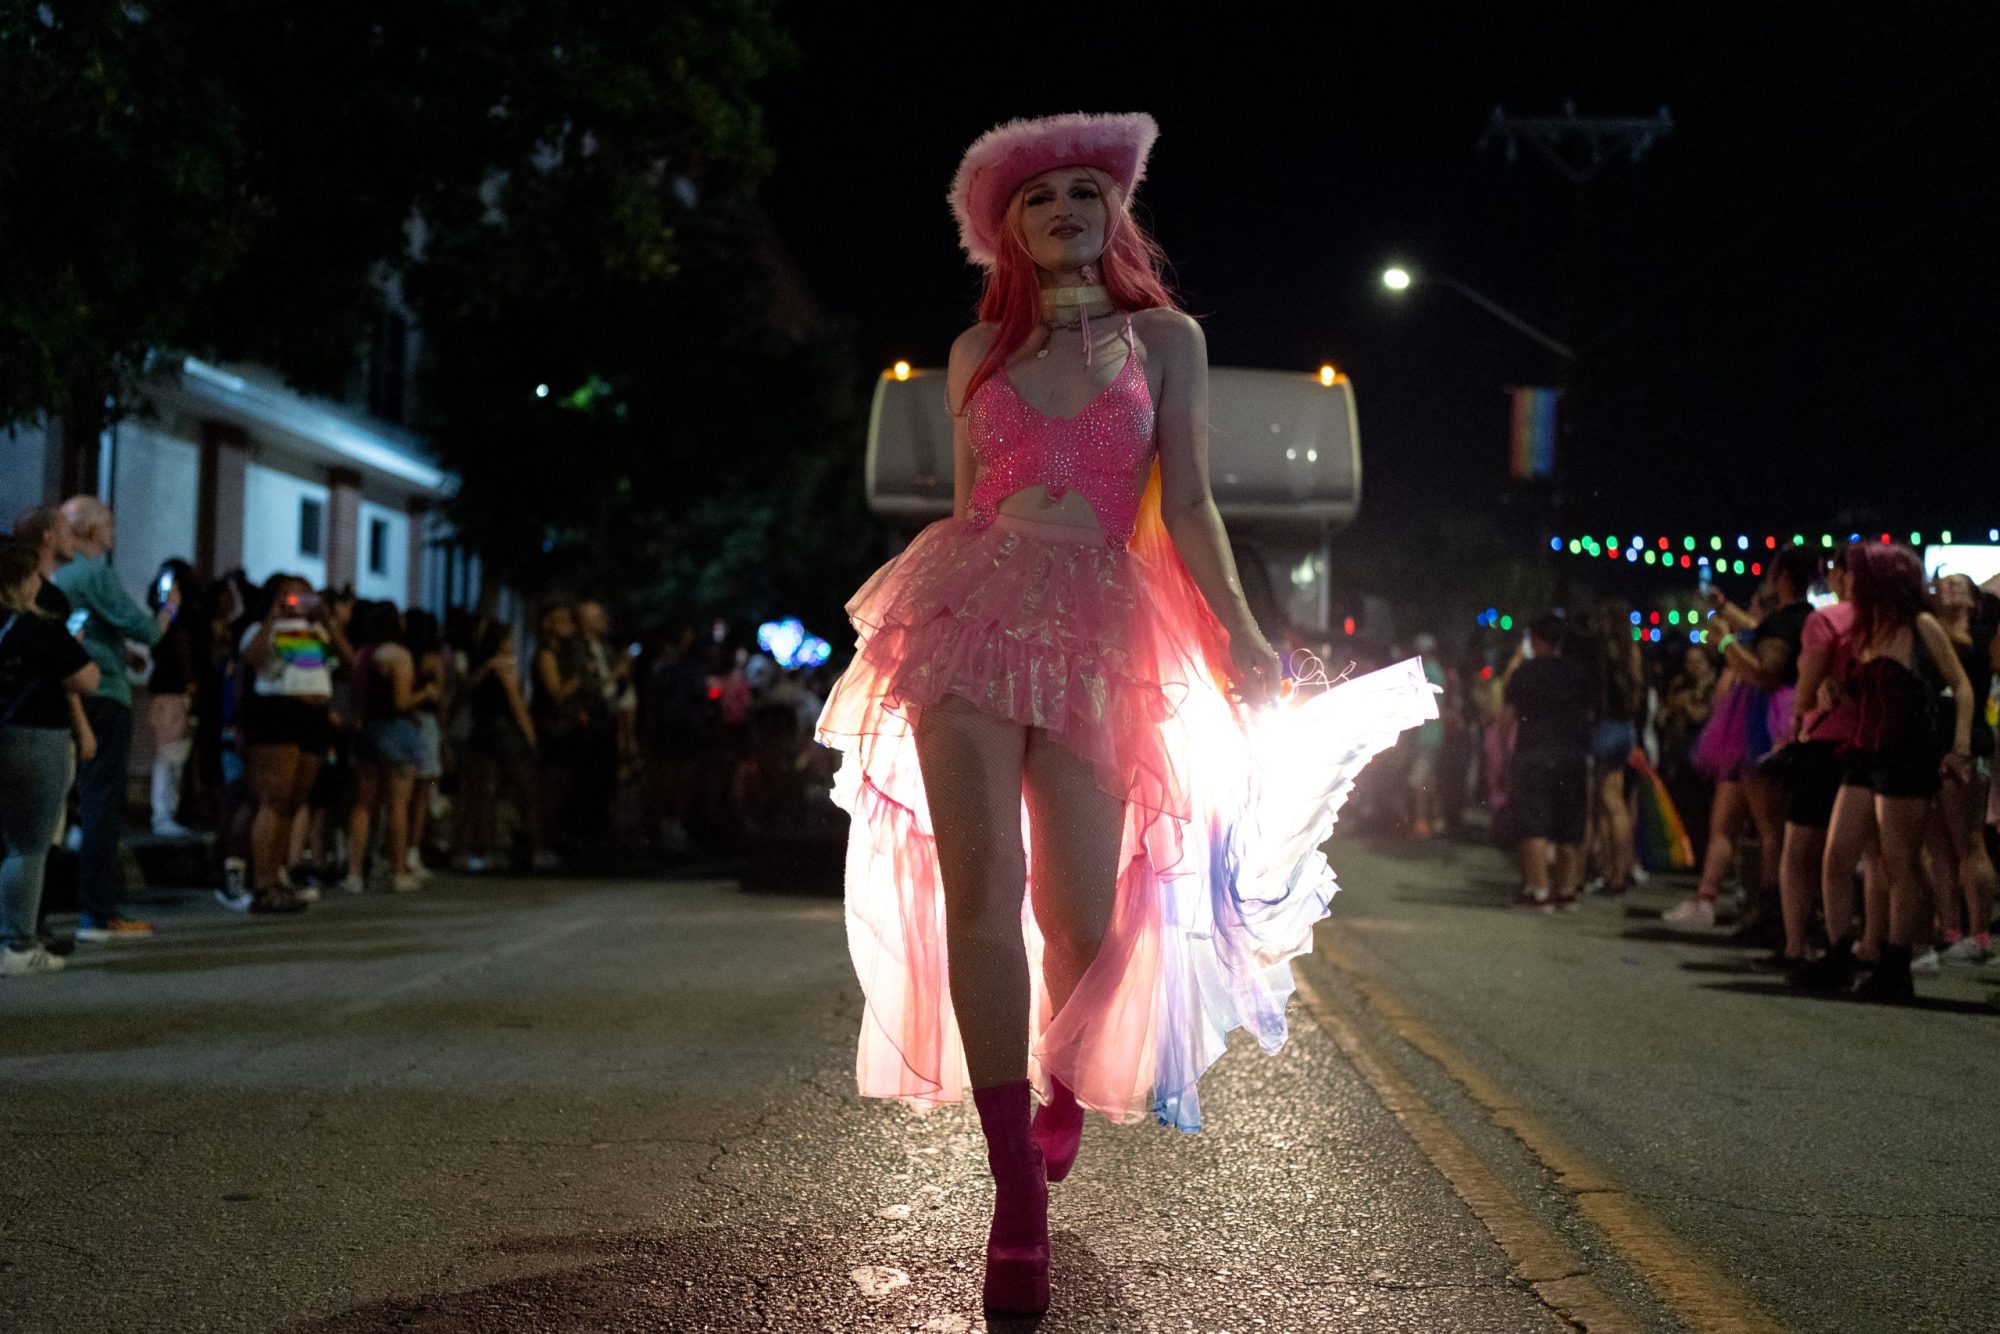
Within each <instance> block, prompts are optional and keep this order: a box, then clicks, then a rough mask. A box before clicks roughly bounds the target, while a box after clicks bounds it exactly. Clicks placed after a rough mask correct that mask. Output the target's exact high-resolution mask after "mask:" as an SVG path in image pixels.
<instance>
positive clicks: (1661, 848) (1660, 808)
mask: <svg viewBox="0 0 2000 1334" xmlns="http://www.w3.org/2000/svg"><path fill="white" fill-rule="evenodd" d="M1631 765H1632V768H1633V770H1634V771H1635V772H1636V773H1637V775H1638V778H1639V782H1638V791H1637V792H1636V793H1635V794H1634V804H1635V805H1636V806H1637V808H1638V809H1637V810H1636V812H1635V815H1636V817H1637V818H1636V819H1635V820H1634V822H1633V827H1634V833H1636V834H1637V836H1638V838H1637V842H1638V851H1639V863H1640V865H1642V866H1644V867H1645V868H1646V869H1647V870H1649V871H1692V870H1693V869H1694V844H1693V842H1692V841H1690V840H1689V838H1688V831H1687V825H1686V824H1684V823H1682V821H1681V813H1680V812H1679V811H1678V810H1676V809H1675V808H1674V799H1673V798H1672V797H1670V796H1668V795H1667V785H1666V783H1665V781H1664V780H1662V779H1661V777H1660V774H1659V771H1658V770H1657V769H1655V768H1653V766H1652V763H1651V761H1649V760H1648V759H1647V758H1646V752H1645V751H1643V750H1640V749H1639V748H1638V747H1637V746H1634V747H1633V748H1632V755H1631Z"/></svg>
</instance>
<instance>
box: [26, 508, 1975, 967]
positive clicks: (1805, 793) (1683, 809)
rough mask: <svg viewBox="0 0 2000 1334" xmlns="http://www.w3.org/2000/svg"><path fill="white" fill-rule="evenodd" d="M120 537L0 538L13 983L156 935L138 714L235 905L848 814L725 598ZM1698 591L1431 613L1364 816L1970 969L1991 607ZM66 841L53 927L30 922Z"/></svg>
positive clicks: (1568, 900) (804, 700)
mask: <svg viewBox="0 0 2000 1334" xmlns="http://www.w3.org/2000/svg"><path fill="white" fill-rule="evenodd" d="M115 533H116V527H115V517H114V516H113V514H112V512H111V511H110V510H109V509H108V508H106V507H105V506H104V505H103V504H102V503H101V502H99V501H97V500H95V499H92V498H90V497H87V496H85V497H77V498H75V499H73V500H71V501H69V502H67V503H66V504H64V505H63V506H62V507H60V508H54V507H50V508H40V509H34V510H30V511H27V512H26V513H24V514H21V515H19V516H17V517H16V518H15V520H14V523H13V526H12V534H11V537H10V538H9V539H8V540H7V541H5V542H4V543H0V618H3V619H0V834H4V840H5V859H4V862H0V945H4V949H0V976H19V975H27V974H34V973H42V972H54V971H58V970H60V968H61V967H62V964H63V958H64V956H65V955H67V954H68V953H69V952H70V951H71V950H72V949H73V948H74V947H75V943H76V941H84V942H98V941H112V940H143V939H147V938H149V937H151V935H152V926H151V925H150V924H149V923H148V922H146V921H144V920H141V919H139V918H137V917H135V916H133V915H131V914H129V913H127V912H126V911H124V908H123V893H124V885H125V880H126V875H125V871H124V866H125V858H124V857H123V856H122V855H121V850H120V844H121V841H123V839H124V835H125V828H126V823H127V814H128V813H127V799H128V794H129V781H128V780H129V778H130V773H131V768H132V748H133V744H134V736H135V733H138V732H139V729H137V728H135V726H134V721H135V710H143V711H144V719H145V723H146V726H145V728H144V731H143V735H144V736H146V737H149V738H150V744H151V754H152V763H151V773H150V785H149V789H148V792H147V797H148V799H149V800H148V805H149V811H148V814H149V816H150V824H151V829H152V832H153V834H154V835H156V836H159V837H160V838H163V839H169V840H174V839H196V838H202V837H203V836H204V835H205V836H206V838H205V839H204V841H203V844H202V846H206V847H207V848H209V849H211V850H212V856H213V862H214V876H215V889H214V893H215V894H216V896H217V897H218V898H219V899H220V900H221V901H222V902H223V903H224V904H226V905H227V906H229V907H230V908H232V909H237V910H240V911H244V912H249V913H260V914H263V913H275V914H289V913H297V912H301V911H304V910H305V909H307V908H308V907H309V906H310V905H311V904H312V903H313V902H315V901H317V900H318V899H319V897H320V895H321V893H322V891H339V892H346V893H353V894H359V893H363V892H367V891H369V890H371V889H377V890H381V891H384V892H399V893H406V892H410V891H413V890H416V889H419V888H421V886H422V884H423V882H424V879H425V878H426V877H427V876H428V874H429V873H430V870H431V869H432V868H435V867H442V866H450V867H452V868H454V869H456V870H459V871H463V872H471V873H478V872H485V871H555V870H559V869H564V868H569V869H580V870H586V871H588V870H600V869H609V868H612V867H614V866H618V865H625V866H631V865H642V864H647V863H648V862H656V861H657V859H658V858H660V857H663V856H668V855H672V854H676V853H683V852H687V851H689V850H690V849H691V848H693V847H696V846H714V845H718V844H725V843H728V842H729V841H731V840H733V839H739V838H742V837H745V836H757V835H764V834H768V833H770V832H773V831H786V830H797V829H801V828H804V827H807V826H809V825H810V824H811V823H812V822H813V820H814V819H815V818H816V817H817V818H819V819H821V820H824V821H827V822H829V823H830V824H837V823H838V821H837V812H836V811H835V809H834V808H833V807H832V805H831V803H830V802H829V801H828V800H827V799H826V797H827V792H828V789H829V787H830V785H831V781H832V767H833V764H834V763H835V761H836V759H837V756H836V754H835V753H834V752H831V751H828V750H826V749H824V748H822V747H820V746H818V745H816V744H814V743H813V741H812V728H813V724H814V722H815V721H816V719H817V718H818V715H819V712H820V709H821V705H822V701H823V700H824V698H825V694H826V688H827V685H828V680H827V678H828V676H829V674H830V669H829V668H827V667H825V666H821V667H818V668H810V669H791V670H788V669H784V668H781V667H779V666H778V664H777V663H776V662H775V661H774V660H773V659H772V658H771V657H769V656H768V655H766V654H764V653H761V652H759V651H757V649H756V648H755V646H754V645H753V644H750V643H748V642H744V641H743V640H742V639H741V637H740V636H738V635H735V634H732V632H731V630H730V628H729V627H728V626H727V625H726V624H724V623H722V622H715V623H712V624H710V625H707V626H700V627H698V626H696V625H694V624H689V623H680V624H671V625H665V626H657V627H644V628H643V629H641V630H639V632H638V633H636V634H635V627H632V626H628V625H619V624H617V623H616V618H615V617H614V616H613V615H612V613H611V612H610V611H609V610H608V609H607V608H606V607H605V606H604V605H603V604H601V603H599V602H596V601H589V600H585V601H580V602H576V603H569V602H550V603H548V604H545V605H543V606H542V607H540V608H539V609H538V612H537V615H536V618H535V621H534V632H533V636H532V642H528V643H522V642H519V640H518V639H517V636H516V633H515V630H514V628H513V626H512V625H510V624H508V623H506V622H503V621H500V620H496V619H493V618H490V617H486V616H482V615H480V614H478V613H477V612H474V611H471V610H458V611H453V612H451V613H449V614H448V615H447V616H445V617H444V618H443V620H442V622H441V621H440V620H439V618H437V617H436V616H433V615H431V614H430V613H428V612H425V611H421V610H411V611H402V610H399V609H398V608H397V607H395V606H394V605H392V604H390V603H387V602H379V601H369V600H365V599H356V598H355V597H354V596H353V595H352V594H351V593H350V592H344V591H335V590H327V589H315V588H314V587H313V586H312V585H311V584H310V583H309V582H308V581H306V580H305V579H303V578H300V577H297V576H295V575H290V574H282V573H281V574H276V575H273V576H271V577H270V578H268V579H266V580H264V581H263V582H262V583H261V584H256V585H253V584H251V583H250V582H249V581H248V580H247V579H245V578H244V576H243V575H242V573H241V572H236V573H232V574H228V575H224V576H222V577H221V578H219V579H214V580H204V579H202V578H201V577H200V576H199V575H198V574H197V573H196V572H195V570H194V569H193V568H192V567H191V566H190V565H189V564H188V563H187V562H186V561H182V560H169V561H167V562H165V563H164V564H163V565H162V566H161V567H160V569H159V570H158V571H157V573H156V574H155V576H154V578H153V580H152V582H151V583H150V584H149V585H148V586H147V588H146V590H145V592H144V594H143V597H142V598H141V599H139V600H135V599H134V598H132V597H131V596H130V595H129V594H128V592H127V591H126V590H125V589H124V588H123V587H122V586H121V585H120V583H119V581H118V579H117V577H116V576H115V574H114V573H113V571H112V570H111V568H110V566H109V565H108V564H107V563H106V562H105V554H106V553H107V552H108V551H109V550H110V548H111V546H112V543H113V541H114V539H115ZM1823 557H1825V558H1824V559H1823ZM1707 598H1708V603H1709V605H1708V607H1707V609H1706V620H1705V623H1704V625H1703V626H1702V628H1701V629H1700V630H1699V631H1691V632H1690V638H1691V640H1692V641H1693V642H1685V643H1682V644H1680V645H1673V644H1667V645H1656V644H1654V643H1652V642H1651V641H1650V637H1649V636H1646V637H1643V638H1642V633H1635V630H1636V628H1637V627H1638V625H1639V623H1640V620H1641V618H1640V616H1639V615H1638V614H1637V613H1635V611H1634V609H1633V607H1632V606H1631V605H1630V604H1629V603H1627V602H1624V601H1621V600H1619V599H1617V598H1607V599H1604V600H1602V601H1600V602H1598V603H1596V604H1595V605H1594V606H1592V607H1590V608H1589V609H1588V610H1587V611H1586V612H1583V613H1581V614H1576V615H1566V614H1564V613H1561V612H1551V613H1549V614H1547V615H1544V616H1542V617H1540V618H1539V619H1537V620H1535V621H1534V622H1533V624H1532V625H1530V626H1529V627H1527V629H1526V632H1525V633H1524V634H1521V635H1520V636H1519V637H1518V639H1515V638H1511V637H1510V638H1506V639H1502V638H1499V637H1497V636H1496V635H1495V634H1493V633H1491V632H1483V633H1482V634H1481V635H1480V636H1478V637H1476V638H1475V640H1474V641H1473V643H1472V644H1471V645H1470V646H1469V647H1468V648H1467V649H1466V651H1465V652H1464V653H1462V654H1451V653H1444V652H1441V651H1440V647H1439V644H1438V642H1437V640H1436V639H1435V638H1434V637H1433V636H1431V635H1429V634H1423V635H1419V636H1417V638H1416V640H1415V641H1414V642H1413V643H1412V644H1411V645H1409V646H1408V647H1407V649H1397V650H1392V651H1390V652H1389V653H1388V655H1387V657H1395V656H1399V655H1400V654H1401V653H1402V652H1405V651H1407V652H1415V653H1418V654H1420V655H1422V656H1423V658H1424V661H1425V670H1426V672H1427V673H1428V674H1429V675H1430V677H1431V679H1432V681H1433V682H1434V683H1436V684H1437V685H1439V686H1440V687H1441V688H1442V689H1443V706H1442V710H1441V717H1440V718H1439V719H1438V720H1436V721H1434V722H1431V723H1428V724H1426V725H1424V726H1423V727H1421V728H1418V729H1416V730H1415V731H1413V732H1412V733H1409V734H1407V735H1406V736H1405V738H1404V741H1403V743H1402V744H1401V745H1400V746H1399V747H1398V750H1397V751H1396V752H1395V754H1394V755H1393V756H1391V757H1385V758H1384V760H1383V761H1380V762H1378V763H1377V764H1376V765H1375V766H1372V767H1371V769H1370V770H1369V771H1367V772H1366V773H1364V774H1363V776H1362V781H1361V783H1360V784H1359V786H1358V788H1357V792H1356V799H1355V810H1354V811H1353V812H1352V813H1351V814H1352V817H1353V818H1354V819H1355V821H1356V822H1357V823H1360V824H1362V825H1364V826H1365V825H1368V824H1371V823H1372V824H1373V825H1375V826H1376V827H1377V828H1389V827H1394V828H1400V829H1401V830H1402V831H1403V832H1404V833H1405V834H1408V835H1411V836H1415V837H1430V836H1432V835H1433V834H1436V833H1440V832H1443V831H1445V830H1447V829H1450V828H1452V827H1454V826H1462V825H1467V824H1470V823H1472V822H1474V821H1475V820H1478V821H1482V822H1484V823H1486V824H1488V825H1489V826H1490V837H1491V839H1492V841H1493V842H1494V843H1495V844H1496V845H1498V846H1500V847H1502V848H1504V849H1507V850H1508V851H1509V852H1510V853H1511V854H1512V855H1513V857H1514V859H1515V863H1516V866H1517V869H1518V874H1519V889H1518V893H1517V895H1516V900H1515V901H1516V903H1517V905H1518V906H1520V907H1521V908H1523V909H1525V910H1530V911H1538V912H1561V911H1563V910H1565V909H1567V908H1571V907H1573V906H1574V905H1575V904H1576V902H1577V900H1578V899H1579V897H1580V896H1581V895H1583V894H1586V893H1594V894H1607V895H1615V894H1620V893H1623V892H1625V891H1627V890H1629V889H1631V888H1632V887H1633V886H1634V885H1636V884H1638V883H1640V882H1641V881H1643V880H1644V879H1645V878H1646V877H1647V875H1648V870H1649V864H1650V869H1651V871H1652V872H1653V873H1655V874H1657V873H1659V872H1661V871H1686V872H1689V873H1691V874H1693V875H1694V876H1695V884H1694V888H1693V892H1692V893H1691V894H1690V895H1689V896H1688V897H1687V898H1686V899H1685V900H1684V901H1683V902H1681V903H1679V904H1677V905H1675V906H1674V907H1672V908H1670V909H1668V910H1667V911H1666V913H1665V914H1664V919H1665V922H1666V924H1667V925H1668V926H1669V927H1672V928H1675V929H1686V930H1689V931H1700V932H1707V931H1709V930H1711V929H1713V928H1716V927H1718V925H1722V926H1728V927H1730V928H1731V929H1732V932H1733V936H1734V938H1735V939H1736V940H1737V941H1738V942H1739V943H1741V944H1744V945H1747V946H1754V947H1758V948H1762V949H1766V950H1768V951H1769V953H1768V956H1767V959H1766V961H1767V963H1768V965H1769V966H1770V967H1771V968H1773V969H1775V970H1782V971H1783V972H1784V974H1785V976H1786V977H1787V978H1788V979H1789V980H1790V981H1791V982H1792V983H1793V984H1795V985H1797V986H1799V987H1801V988H1807V989H1814V990H1854V991H1857V992H1858V993H1859V994H1861V995H1864V996H1868V997H1871V998H1876V999H1885V1000H1904V999H1908V998H1910V997H1911V996H1912V995H1913V994H1914V981H1913V978H1914V977H1916V976H1921V975H1923V974H1925V973H1935V972H1937V971H1939V970H1941V969H1942V968H1944V967H1946V966H1961V965H1978V964H1984V963H1986V962H1987V961H1988V960H1989V959H1992V958H1993V957H1994V956H1993V949H1992V936H1991V932H1992V927H1993V923H1994V881H1995V873H1994V856H1993V848H1992V843H1993V840H1994V837H1995V834H1996V828H1995V826H1996V824H2000V799H1997V798H1996V797H1995V795H1994V792H1993V788H1992V783H1991V772H1992V767H1993V760H1994V717H1993V715H1994V704H1993V700H1992V698H1991V692H1992V685H1993V681H1994V678H1995V668H1996V666H2000V635H1996V628H2000V597H1996V596H1995V595H1994V593H1993V592H1991V591H1988V590H1986V589H1982V588H1979V587H1977V586H1976V585H1975V584H1974V583H1973V581H1972V580H1971V579H1970V578H1968V577H1967V576H1965V575H1964V574H1959V573H1954V572H1951V571H1941V572H1936V573H1935V574H1934V575H1933V577H1931V578H1930V579H1929V580H1926V577H1925V573H1924V571H1923V569H1922V567H1921V565H1920V563H1919V561H1918V558H1917V556H1916V555H1915V553H1914V552H1912V551H1911V550H1910V549H1908V548H1906V547H1903V546H1900V545H1897V544H1895V543H1889V542H1884V543H1872V542H1870V543H1855V544H1852V545H1849V546H1846V547H1843V548H1839V549H1837V550H1833V551H1830V552H1821V551H1817V550H1812V549H1808V548H1804V547H1793V548H1787V549H1785V550H1782V551H1780V552H1778V553H1777V554H1776V556H1775V558H1774V559H1773V560H1772V561H1771V562H1770V564H1769V568H1768V573H1767V575H1766V576H1765V578H1764V579H1763V581H1762V583H1761V584H1760V585H1759V586H1758V587H1757V588H1756V589H1755V592H1754V594H1752V595H1751V596H1750V597H1748V598H1747V599H1745V603H1744V605H1742V606H1738V605H1737V604H1736V603H1735V602H1733V601H1731V600H1730V599H1729V598H1728V597H1726V596H1725V595H1724V594H1723V592H1722V591H1721V590H1720V589H1719V588H1716V589H1711V590H1710V591H1709V593H1708V595H1707ZM141 647H143V648H144V649H145V650H146V652H145V654H144V655H143V656H140V655H138V654H137V652H136V650H138V649H139V648H141ZM1316 647H1317V648H1319V649H1320V650H1321V653H1320V656H1321V657H1322V658H1323V659H1327V660H1332V659H1334V658H1336V657H1337V656H1339V655H1337V654H1336V653H1335V649H1334V646H1333V645H1332V644H1325V645H1319V646H1316ZM1383 660H1384V661H1386V660H1387V658H1386V657H1385V658H1384V659H1383ZM1359 665H1362V666H1372V665H1379V664H1377V663H1375V662H1373V661H1371V662H1368V663H1363V664H1359ZM1473 812H1483V816H1475V815H1474V814H1473ZM63 848H67V849H69V850H70V851H72V852H73V853H74V857H73V860H72V862H71V863H70V866H69V870H70V873H71V874H73V877H74V881H75V890H76V899H77V907H78V923H77V927H76V929H75V932H74V935H73V936H70V935H66V934H63V933H61V932H58V931H56V930H53V929H52V928H51V927H50V925H49V923H48V921H47V920H46V916H47V914H46V908H47V902H46V898H45V895H44V892H43V890H44V884H45V880H46V877H47V873H48V869H49V866H50V864H51V857H52V855H53V856H56V857H62V856H63V855H64V854H63V853H61V852H59V851H55V850H57V849H63Z"/></svg>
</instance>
